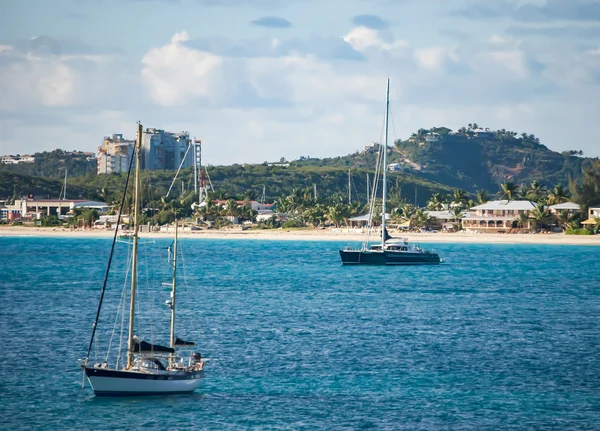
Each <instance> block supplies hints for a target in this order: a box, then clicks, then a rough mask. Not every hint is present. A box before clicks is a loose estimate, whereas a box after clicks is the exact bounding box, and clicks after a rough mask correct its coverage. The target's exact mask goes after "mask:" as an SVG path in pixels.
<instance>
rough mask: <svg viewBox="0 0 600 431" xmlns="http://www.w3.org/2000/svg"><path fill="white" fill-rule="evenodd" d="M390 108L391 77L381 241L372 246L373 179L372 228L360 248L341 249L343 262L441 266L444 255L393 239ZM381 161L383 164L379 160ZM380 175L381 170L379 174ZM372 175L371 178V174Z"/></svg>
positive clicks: (382, 157) (382, 154) (383, 157)
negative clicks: (390, 226) (389, 188)
mask: <svg viewBox="0 0 600 431" xmlns="http://www.w3.org/2000/svg"><path fill="white" fill-rule="evenodd" d="M389 111H390V80H389V78H388V80H387V91H386V105H385V142H384V145H380V146H379V147H380V150H379V156H380V157H378V167H379V168H380V169H381V170H382V171H383V174H382V177H383V181H382V182H383V186H382V189H383V190H382V210H381V244H373V245H369V236H370V231H371V229H372V226H373V219H374V217H373V216H374V210H375V199H374V198H375V192H376V182H377V180H376V179H375V178H374V179H373V183H374V185H373V199H371V205H370V211H369V229H368V231H367V236H366V239H365V242H364V243H363V245H362V247H361V248H360V249H353V248H351V247H346V248H344V249H342V250H340V257H341V259H342V264H343V265H437V264H439V263H440V261H441V260H440V257H439V255H438V254H437V253H434V252H431V251H428V250H423V249H421V248H420V247H418V246H417V245H415V244H409V243H408V240H406V239H398V238H392V237H391V236H390V235H389V233H388V231H387V229H386V222H387V214H386V200H387V152H388V125H389ZM380 161H381V163H379V162H380ZM375 175H376V176H377V172H376V174H375ZM367 178H368V177H367Z"/></svg>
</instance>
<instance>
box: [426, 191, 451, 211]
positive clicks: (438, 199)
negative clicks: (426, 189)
mask: <svg viewBox="0 0 600 431" xmlns="http://www.w3.org/2000/svg"><path fill="white" fill-rule="evenodd" d="M445 201H446V200H445V199H444V197H443V196H442V195H441V194H440V193H434V194H432V195H431V197H430V198H429V200H428V201H427V209H428V210H431V211H438V210H440V209H442V208H443V207H444V203H446V202H445Z"/></svg>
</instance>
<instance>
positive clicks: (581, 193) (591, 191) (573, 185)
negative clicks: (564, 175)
mask: <svg viewBox="0 0 600 431" xmlns="http://www.w3.org/2000/svg"><path fill="white" fill-rule="evenodd" d="M582 172H583V178H582V180H581V183H580V184H577V182H576V181H575V180H573V179H571V178H570V179H569V190H570V191H571V194H572V195H573V202H576V203H578V204H579V206H580V207H581V209H582V210H583V211H584V212H585V211H587V209H588V208H589V207H590V206H592V205H595V204H597V203H600V160H599V159H596V160H593V161H592V165H591V166H590V167H588V168H583V169H582Z"/></svg>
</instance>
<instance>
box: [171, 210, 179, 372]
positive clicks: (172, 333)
mask: <svg viewBox="0 0 600 431" xmlns="http://www.w3.org/2000/svg"><path fill="white" fill-rule="evenodd" d="M178 227H179V221H178V220H177V219H175V243H174V244H173V284H172V289H171V344H170V347H171V348H174V347H175V293H176V292H177V228H178ZM172 363H173V354H171V355H169V365H172Z"/></svg>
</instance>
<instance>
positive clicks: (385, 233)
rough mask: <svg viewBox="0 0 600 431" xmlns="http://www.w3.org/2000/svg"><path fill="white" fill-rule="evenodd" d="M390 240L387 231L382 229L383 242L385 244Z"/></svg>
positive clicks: (390, 237)
mask: <svg viewBox="0 0 600 431" xmlns="http://www.w3.org/2000/svg"><path fill="white" fill-rule="evenodd" d="M390 239H392V236H391V235H390V234H389V233H388V231H387V229H386V228H385V227H384V228H383V242H386V241H388V240H390Z"/></svg>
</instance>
